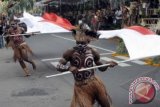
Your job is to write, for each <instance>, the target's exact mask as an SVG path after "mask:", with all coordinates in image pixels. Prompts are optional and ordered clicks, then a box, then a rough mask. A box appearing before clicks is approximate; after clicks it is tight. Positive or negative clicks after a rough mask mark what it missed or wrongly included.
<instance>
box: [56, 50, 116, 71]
mask: <svg viewBox="0 0 160 107" xmlns="http://www.w3.org/2000/svg"><path fill="white" fill-rule="evenodd" d="M91 49H92V48H91ZM73 52H74V50H73V49H70V50H67V51H66V52H65V53H64V54H63V58H62V59H61V60H60V61H59V62H60V63H61V64H63V65H66V64H67V62H68V61H70V59H71V57H72V54H73ZM92 54H93V56H94V63H95V64H96V65H97V66H98V65H103V63H102V62H101V61H100V55H99V53H98V52H97V51H96V50H95V49H92ZM106 64H109V65H108V66H105V67H100V68H98V69H99V70H100V71H102V72H104V71H106V70H107V68H108V67H114V66H116V65H117V63H116V62H114V61H110V62H106ZM57 70H58V69H57ZM58 71H59V70H58ZM69 71H71V72H72V73H76V72H78V68H77V67H75V66H72V65H70V67H69ZM62 72H64V71H62Z"/></svg>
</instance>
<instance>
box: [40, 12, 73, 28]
mask: <svg viewBox="0 0 160 107" xmlns="http://www.w3.org/2000/svg"><path fill="white" fill-rule="evenodd" d="M42 17H43V18H44V19H45V21H48V22H50V23H53V24H56V25H58V26H61V27H63V28H65V29H67V30H72V29H74V28H75V27H74V26H73V25H72V24H71V23H70V22H69V21H68V20H67V19H65V18H62V17H60V16H58V15H56V14H55V13H44V15H43V16H42Z"/></svg>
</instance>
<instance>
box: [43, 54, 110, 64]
mask: <svg viewBox="0 0 160 107" xmlns="http://www.w3.org/2000/svg"><path fill="white" fill-rule="evenodd" d="M110 54H112V53H101V54H100V55H110ZM60 59H61V57H59V58H47V59H42V60H41V61H43V62H46V61H54V60H60Z"/></svg>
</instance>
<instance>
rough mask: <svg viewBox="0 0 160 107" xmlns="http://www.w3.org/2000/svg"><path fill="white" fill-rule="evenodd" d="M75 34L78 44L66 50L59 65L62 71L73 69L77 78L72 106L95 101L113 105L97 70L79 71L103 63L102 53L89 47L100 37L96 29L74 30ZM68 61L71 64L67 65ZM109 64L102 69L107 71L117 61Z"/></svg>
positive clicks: (90, 106) (104, 106)
mask: <svg viewBox="0 0 160 107" xmlns="http://www.w3.org/2000/svg"><path fill="white" fill-rule="evenodd" d="M73 36H74V38H75V40H76V46H75V47H73V48H71V49H68V50H67V51H66V52H64V54H63V57H62V59H61V60H60V61H59V64H58V65H57V70H58V71H60V72H65V71H68V70H69V71H71V72H72V74H73V77H74V80H75V84H74V95H73V99H72V102H71V106H70V107H93V105H94V103H95V101H97V102H98V104H99V105H100V106H101V107H111V98H110V96H109V94H108V93H107V90H106V88H105V86H104V84H103V82H102V80H101V79H99V77H97V76H96V75H95V70H94V69H92V70H84V71H79V70H80V69H82V68H88V67H93V66H94V63H95V64H96V65H102V64H103V63H102V62H101V61H100V54H99V53H98V52H97V51H96V50H95V49H93V48H92V47H89V46H88V44H89V43H90V42H91V41H93V40H96V39H98V38H99V34H97V32H95V31H90V30H86V29H80V30H73ZM67 62H70V65H69V66H67V65H66V64H67ZM106 63H107V64H109V65H108V66H105V67H100V68H99V70H100V71H102V72H103V71H106V70H107V68H108V67H114V66H116V65H117V63H116V62H113V61H111V62H106Z"/></svg>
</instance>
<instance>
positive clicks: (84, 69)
mask: <svg viewBox="0 0 160 107" xmlns="http://www.w3.org/2000/svg"><path fill="white" fill-rule="evenodd" d="M129 61H132V60H131V59H128V60H124V61H119V62H117V63H118V64H119V63H124V62H129ZM108 65H110V64H103V65H98V66H93V67H89V68H82V69H80V70H79V71H86V70H91V69H96V68H100V67H105V66H108ZM70 73H71V72H70V71H66V72H63V73H58V74H54V75H49V76H46V78H51V77H57V76H61V75H65V74H70Z"/></svg>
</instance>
